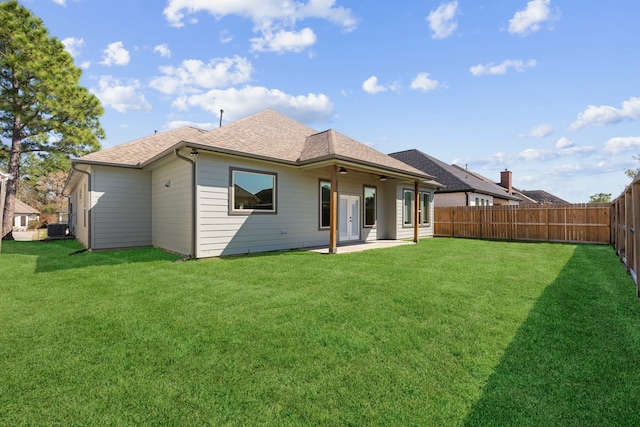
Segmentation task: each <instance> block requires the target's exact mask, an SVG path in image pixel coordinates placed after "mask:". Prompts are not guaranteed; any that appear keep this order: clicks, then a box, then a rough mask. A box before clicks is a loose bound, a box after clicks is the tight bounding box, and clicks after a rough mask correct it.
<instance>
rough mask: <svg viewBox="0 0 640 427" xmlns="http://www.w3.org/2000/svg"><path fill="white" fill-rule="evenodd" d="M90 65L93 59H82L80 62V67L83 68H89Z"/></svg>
mask: <svg viewBox="0 0 640 427" xmlns="http://www.w3.org/2000/svg"><path fill="white" fill-rule="evenodd" d="M90 66H91V61H82V62H81V63H80V68H82V69H83V70H88V69H89V67H90Z"/></svg>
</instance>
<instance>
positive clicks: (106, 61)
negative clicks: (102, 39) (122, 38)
mask: <svg viewBox="0 0 640 427" xmlns="http://www.w3.org/2000/svg"><path fill="white" fill-rule="evenodd" d="M129 59H130V57H129V51H128V50H127V49H125V48H124V47H123V43H122V42H114V43H111V44H110V45H109V46H107V48H106V49H105V50H104V56H103V59H102V62H101V64H102V65H106V66H108V67H110V66H112V65H127V64H128V63H129Z"/></svg>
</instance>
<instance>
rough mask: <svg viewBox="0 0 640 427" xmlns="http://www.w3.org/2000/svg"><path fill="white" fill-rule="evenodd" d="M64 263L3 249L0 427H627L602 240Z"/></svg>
mask: <svg viewBox="0 0 640 427" xmlns="http://www.w3.org/2000/svg"><path fill="white" fill-rule="evenodd" d="M78 249H79V246H78V245H77V244H76V243H75V242H70V241H58V242H50V243H42V242H3V243H2V253H1V254H0V325H1V327H0V425H8V426H9V425H10V426H18V425H38V426H40V425H100V426H105V425H215V426H224V425H246V426H261V425H268V426H286V425H326V426H343V425H353V426H392V425H397V426H411V425H446V426H454V425H461V426H472V425H495V426H508V425H512V426H523V425H531V426H553V425H557V426H588V425H592V426H603V425H616V426H622V425H629V426H632V425H638V424H640V415H638V414H640V412H639V409H638V408H639V404H638V402H639V401H640V400H639V399H640V398H639V396H640V363H639V361H640V302H638V300H637V299H636V297H635V287H634V284H633V282H632V280H631V279H630V277H629V276H628V275H627V274H626V272H625V268H624V266H623V265H621V264H620V262H619V261H618V259H617V257H616V255H615V253H614V252H613V249H612V248H611V247H608V246H590V245H562V244H543V243H540V244H528V243H511V242H488V241H479V240H460V239H432V240H423V241H422V242H420V243H419V244H418V245H417V246H400V247H396V248H390V249H380V250H373V251H366V252H361V253H351V254H342V255H336V256H328V255H320V254H317V253H310V252H303V251H293V252H286V253H269V254H265V255H253V256H244V257H231V258H223V259H207V260H198V261H188V262H174V261H176V260H177V259H178V257H176V256H175V255H171V254H167V253H165V252H163V251H160V250H156V249H141V250H128V251H115V252H103V253H89V252H84V253H78V254H75V255H69V254H70V253H72V252H74V251H76V250H78Z"/></svg>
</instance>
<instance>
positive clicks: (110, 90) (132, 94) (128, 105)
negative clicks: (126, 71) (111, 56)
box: [91, 76, 151, 113]
mask: <svg viewBox="0 0 640 427" xmlns="http://www.w3.org/2000/svg"><path fill="white" fill-rule="evenodd" d="M139 88H140V83H139V82H138V81H137V80H132V81H130V82H129V83H128V84H123V83H122V82H121V81H120V80H119V79H116V78H113V77H112V76H102V77H101V78H100V81H99V82H98V89H92V90H91V92H93V93H94V94H95V95H96V96H97V97H98V98H100V102H102V104H103V105H106V106H108V107H111V108H113V109H114V110H116V111H118V112H119V113H126V112H127V111H149V110H151V105H150V104H149V103H148V102H147V101H146V100H145V98H144V95H142V94H140V93H138V92H137V90H138V89H139Z"/></svg>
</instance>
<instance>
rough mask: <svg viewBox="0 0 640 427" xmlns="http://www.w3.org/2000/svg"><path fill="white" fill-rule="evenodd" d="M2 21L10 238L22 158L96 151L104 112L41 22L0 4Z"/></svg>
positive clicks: (0, 110) (0, 78) (1, 125)
mask: <svg viewBox="0 0 640 427" xmlns="http://www.w3.org/2000/svg"><path fill="white" fill-rule="evenodd" d="M0 22H2V25H1V26H0V138H2V139H0V151H4V152H5V155H6V157H5V158H6V159H7V160H6V162H7V172H8V174H9V180H8V182H7V191H6V193H7V194H6V199H5V208H4V218H3V224H2V233H1V236H2V237H3V238H11V222H12V220H13V214H14V211H15V199H16V191H17V182H18V180H19V179H20V167H21V165H22V159H23V157H24V155H25V154H28V153H39V154H43V153H44V154H46V153H49V154H54V153H63V154H65V155H66V156H67V157H68V156H74V157H77V156H81V155H83V154H86V153H89V152H91V151H95V150H98V149H99V148H100V142H99V140H100V139H102V138H104V130H103V129H102V127H101V125H100V122H99V117H100V116H101V115H102V114H103V112H104V111H103V109H102V107H101V105H100V101H99V100H98V98H97V97H96V96H95V95H93V94H91V93H90V92H89V91H88V90H87V89H86V88H84V87H82V86H80V76H81V73H82V71H81V70H80V69H79V68H77V67H76V66H75V64H74V62H73V58H72V57H71V55H70V54H69V53H68V52H66V51H65V49H64V45H63V44H62V42H61V41H60V40H58V39H57V38H55V37H52V36H50V35H49V31H48V30H47V28H46V27H45V26H44V24H43V22H42V20H40V19H39V18H38V17H36V16H35V15H33V14H32V13H31V11H30V10H29V9H27V8H25V7H23V6H21V5H19V4H18V2H17V0H10V1H5V2H1V3H0ZM2 157H3V156H0V159H2Z"/></svg>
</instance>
